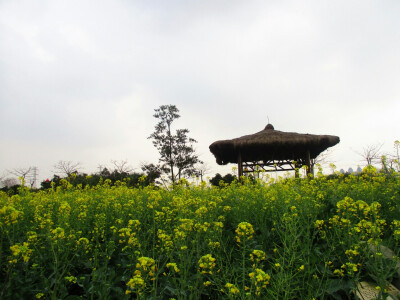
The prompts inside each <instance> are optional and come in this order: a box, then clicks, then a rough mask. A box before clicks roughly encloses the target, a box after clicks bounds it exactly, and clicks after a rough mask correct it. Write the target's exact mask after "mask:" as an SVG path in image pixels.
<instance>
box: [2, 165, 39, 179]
mask: <svg viewBox="0 0 400 300" xmlns="http://www.w3.org/2000/svg"><path fill="white" fill-rule="evenodd" d="M32 171H33V168H32V167H29V168H15V169H12V170H10V171H8V172H9V173H10V174H12V175H14V176H17V177H18V178H20V177H22V178H23V179H24V180H25V179H26V178H27V177H28V176H29V175H30V173H31V172H32Z"/></svg>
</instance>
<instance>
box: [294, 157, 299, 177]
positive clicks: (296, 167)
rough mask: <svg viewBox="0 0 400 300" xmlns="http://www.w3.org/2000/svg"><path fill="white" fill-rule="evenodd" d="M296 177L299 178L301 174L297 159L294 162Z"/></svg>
mask: <svg viewBox="0 0 400 300" xmlns="http://www.w3.org/2000/svg"><path fill="white" fill-rule="evenodd" d="M293 165H294V178H299V177H300V174H299V165H298V163H297V161H295V162H294V164H293Z"/></svg>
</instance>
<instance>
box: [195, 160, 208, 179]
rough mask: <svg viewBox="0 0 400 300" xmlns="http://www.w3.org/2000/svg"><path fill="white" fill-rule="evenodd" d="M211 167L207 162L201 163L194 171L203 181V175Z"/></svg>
mask: <svg viewBox="0 0 400 300" xmlns="http://www.w3.org/2000/svg"><path fill="white" fill-rule="evenodd" d="M210 170H211V168H210V166H209V165H207V163H202V164H200V165H199V166H198V167H197V168H196V173H197V174H198V176H200V181H203V177H204V176H205V175H206V174H207V173H208V172H210Z"/></svg>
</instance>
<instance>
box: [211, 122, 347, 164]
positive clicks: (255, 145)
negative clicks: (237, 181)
mask: <svg viewBox="0 0 400 300" xmlns="http://www.w3.org/2000/svg"><path fill="white" fill-rule="evenodd" d="M339 141H340V140H339V137H337V136H333V135H314V134H300V133H296V132H282V131H279V130H275V129H274V127H273V126H272V125H271V124H268V125H267V126H266V127H265V128H264V130H261V131H260V132H257V133H255V134H250V135H245V136H242V137H239V138H236V139H232V140H222V141H216V142H214V143H212V144H211V145H210V151H211V152H212V153H213V154H214V156H215V158H216V160H217V163H218V164H219V165H226V164H228V163H237V162H238V155H239V152H240V153H241V157H242V161H243V162H254V161H271V160H296V159H303V158H306V157H307V151H309V152H310V158H311V159H314V158H316V157H317V156H318V155H319V154H320V153H321V152H322V151H324V150H326V149H327V148H329V147H332V146H334V145H336V144H337V143H339Z"/></svg>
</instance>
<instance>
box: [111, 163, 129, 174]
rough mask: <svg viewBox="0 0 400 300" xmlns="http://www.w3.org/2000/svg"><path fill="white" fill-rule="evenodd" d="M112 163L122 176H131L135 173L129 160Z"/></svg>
mask: <svg viewBox="0 0 400 300" xmlns="http://www.w3.org/2000/svg"><path fill="white" fill-rule="evenodd" d="M111 163H112V164H113V165H114V168H115V171H117V172H118V173H120V174H122V173H126V174H129V173H130V172H132V171H133V168H132V167H130V166H129V165H128V161H127V160H112V161H111Z"/></svg>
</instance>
